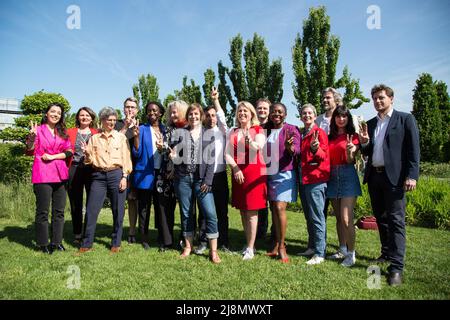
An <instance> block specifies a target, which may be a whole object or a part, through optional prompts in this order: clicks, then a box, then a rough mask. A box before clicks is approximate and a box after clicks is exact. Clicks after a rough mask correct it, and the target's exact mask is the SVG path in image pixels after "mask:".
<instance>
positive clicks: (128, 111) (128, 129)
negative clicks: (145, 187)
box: [114, 97, 139, 244]
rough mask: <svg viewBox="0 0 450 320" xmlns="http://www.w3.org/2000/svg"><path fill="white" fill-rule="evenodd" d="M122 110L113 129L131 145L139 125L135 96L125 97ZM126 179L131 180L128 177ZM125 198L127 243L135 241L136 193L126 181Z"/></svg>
mask: <svg viewBox="0 0 450 320" xmlns="http://www.w3.org/2000/svg"><path fill="white" fill-rule="evenodd" d="M123 112H124V114H125V119H121V120H117V123H116V126H115V128H114V129H116V130H117V131H119V132H120V133H122V134H124V135H125V136H126V137H127V139H128V142H129V144H130V146H132V145H133V143H134V142H133V141H134V134H133V128H134V127H135V126H136V125H139V124H138V122H137V119H136V117H137V114H138V112H139V105H138V101H137V100H136V98H133V97H129V98H126V99H125V101H124V102H123ZM131 160H132V163H133V170H134V165H135V163H134V160H133V158H132V159H131ZM128 181H131V180H130V179H129V180H128ZM127 200H128V218H129V221H130V230H129V232H128V243H129V244H132V243H136V221H137V209H138V208H137V193H136V189H135V188H133V186H131V184H130V183H128V194H127Z"/></svg>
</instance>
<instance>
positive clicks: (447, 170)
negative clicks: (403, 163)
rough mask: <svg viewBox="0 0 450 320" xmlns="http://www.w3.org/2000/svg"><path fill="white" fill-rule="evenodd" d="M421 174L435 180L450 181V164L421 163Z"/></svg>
mask: <svg viewBox="0 0 450 320" xmlns="http://www.w3.org/2000/svg"><path fill="white" fill-rule="evenodd" d="M420 174H421V175H424V176H432V177H435V178H445V179H450V163H445V162H443V163H432V162H421V163H420Z"/></svg>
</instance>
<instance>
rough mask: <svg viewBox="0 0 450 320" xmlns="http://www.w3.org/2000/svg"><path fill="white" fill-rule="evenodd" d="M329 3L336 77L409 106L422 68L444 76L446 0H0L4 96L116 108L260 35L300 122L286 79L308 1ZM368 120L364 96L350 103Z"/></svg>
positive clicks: (174, 85) (448, 63)
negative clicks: (145, 77)
mask: <svg viewBox="0 0 450 320" xmlns="http://www.w3.org/2000/svg"><path fill="white" fill-rule="evenodd" d="M72 4H73V5H77V6H79V8H80V10H81V29H80V30H70V29H68V28H67V27H66V20H67V19H68V17H69V16H70V14H68V13H66V10H67V8H68V7H69V6H70V5H72ZM318 5H325V6H326V7H327V13H328V15H329V16H330V18H331V32H332V33H333V34H335V35H337V36H338V37H339V38H340V40H341V49H340V56H339V62H338V66H337V76H340V74H341V73H342V69H343V68H344V66H345V65H348V67H349V69H350V71H351V73H352V75H353V77H355V78H359V79H360V85H361V88H362V90H363V93H364V94H365V95H366V96H367V97H369V96H370V88H371V87H372V86H373V85H374V84H377V83H385V84H387V85H389V86H391V87H392V88H393V89H394V91H395V108H397V109H399V110H402V111H410V110H411V109H412V90H413V88H414V85H415V80H416V79H417V77H418V75H419V74H420V73H422V72H428V73H431V75H432V76H433V79H435V80H443V81H445V82H446V83H447V84H449V85H450V55H449V52H450V50H449V49H450V37H449V36H448V34H449V33H450V22H449V21H450V19H448V16H449V14H450V1H446V0H441V1H438V0H432V1H415V0H413V1H379V0H370V1H365V0H346V1H300V0H278V1H272V0H265V1H263V0H248V1H242V0H239V1H236V0H231V1H214V0H208V1H207V0H184V1H181V0H179V1H178V0H148V1H144V0H134V1H118V0H117V1H105V0H89V1H81V0H71V1H63V0H61V1H57V0H53V1H50V0H46V1H44V0H42V1H36V0H35V1H29V0H21V1H15V0H1V1H0V70H1V72H0V97H5V98H17V99H22V98H23V97H24V95H26V94H27V95H29V94H32V93H33V92H36V91H38V90H41V89H44V90H45V91H49V92H58V93H61V94H63V95H64V96H65V97H66V98H67V99H68V100H69V102H70V104H71V106H72V111H76V110H77V109H78V108H79V107H81V106H83V105H88V106H91V107H92V108H93V109H94V110H95V111H98V110H100V109H101V108H102V107H104V106H113V107H121V104H122V101H123V100H124V99H125V98H126V97H128V96H130V95H132V90H131V87H132V85H133V84H134V83H136V82H137V78H138V77H139V75H141V74H147V73H152V74H153V75H155V76H156V77H157V79H158V84H159V87H160V98H161V100H162V99H164V98H165V97H166V95H167V94H169V93H173V90H174V89H180V88H181V82H182V78H183V76H184V75H187V76H188V77H189V78H193V79H194V80H195V81H196V83H197V84H200V85H201V84H203V73H204V71H205V70H206V69H207V68H213V70H215V71H216V73H217V62H218V61H219V60H222V61H223V62H224V64H225V65H228V66H229V65H230V64H231V63H230V61H229V58H228V52H229V41H230V39H231V38H232V37H234V36H235V35H237V34H238V33H240V34H241V35H242V36H243V38H244V40H245V41H246V40H248V39H251V38H252V36H253V34H254V33H255V32H256V33H258V34H259V35H261V36H262V37H264V38H265V41H266V46H267V47H268V49H269V51H270V58H271V59H276V58H278V57H281V58H282V64H283V72H284V73H285V76H284V96H283V102H284V103H285V104H286V105H288V106H289V110H288V113H289V116H288V120H289V122H291V123H295V124H298V123H299V120H298V119H296V118H295V114H296V110H295V108H294V107H293V106H292V102H293V101H295V99H294V96H293V93H292V88H291V84H292V81H293V72H292V58H291V49H292V46H293V44H294V39H295V36H296V34H297V33H298V32H301V30H302V23H303V20H304V19H306V18H307V17H308V10H309V8H310V7H312V6H318ZM369 5H377V6H378V7H379V8H380V10H381V29H379V30H369V29H368V28H367V25H366V21H367V19H368V17H369V15H370V14H368V13H367V12H366V10H367V8H368V6H369ZM354 113H355V114H358V115H362V116H363V117H364V118H365V119H369V118H371V117H372V116H374V115H375V112H374V109H373V105H372V102H370V103H368V104H365V105H363V106H362V107H360V108H359V109H357V110H355V111H354Z"/></svg>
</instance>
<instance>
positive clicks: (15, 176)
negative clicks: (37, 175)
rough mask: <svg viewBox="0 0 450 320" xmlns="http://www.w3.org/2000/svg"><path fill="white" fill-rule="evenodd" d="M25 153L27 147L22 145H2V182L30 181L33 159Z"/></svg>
mask: <svg viewBox="0 0 450 320" xmlns="http://www.w3.org/2000/svg"><path fill="white" fill-rule="evenodd" d="M5 130H6V129H5ZM24 153H25V146H24V145H23V144H21V143H20V144H16V143H3V144H0V168H1V170H0V181H2V182H7V183H10V182H20V181H29V180H30V177H31V166H32V163H33V157H30V156H26V155H25V154H24Z"/></svg>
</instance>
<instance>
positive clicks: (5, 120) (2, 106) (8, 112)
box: [0, 98, 22, 130]
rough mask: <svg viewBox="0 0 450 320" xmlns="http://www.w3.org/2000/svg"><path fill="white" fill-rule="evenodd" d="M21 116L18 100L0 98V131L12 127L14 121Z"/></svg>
mask: <svg viewBox="0 0 450 320" xmlns="http://www.w3.org/2000/svg"><path fill="white" fill-rule="evenodd" d="M21 115H22V111H21V110H20V101H19V100H17V99H9V98H0V130H3V129H5V128H8V127H12V126H13V125H14V124H15V122H14V119H15V118H17V117H20V116H21Z"/></svg>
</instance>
